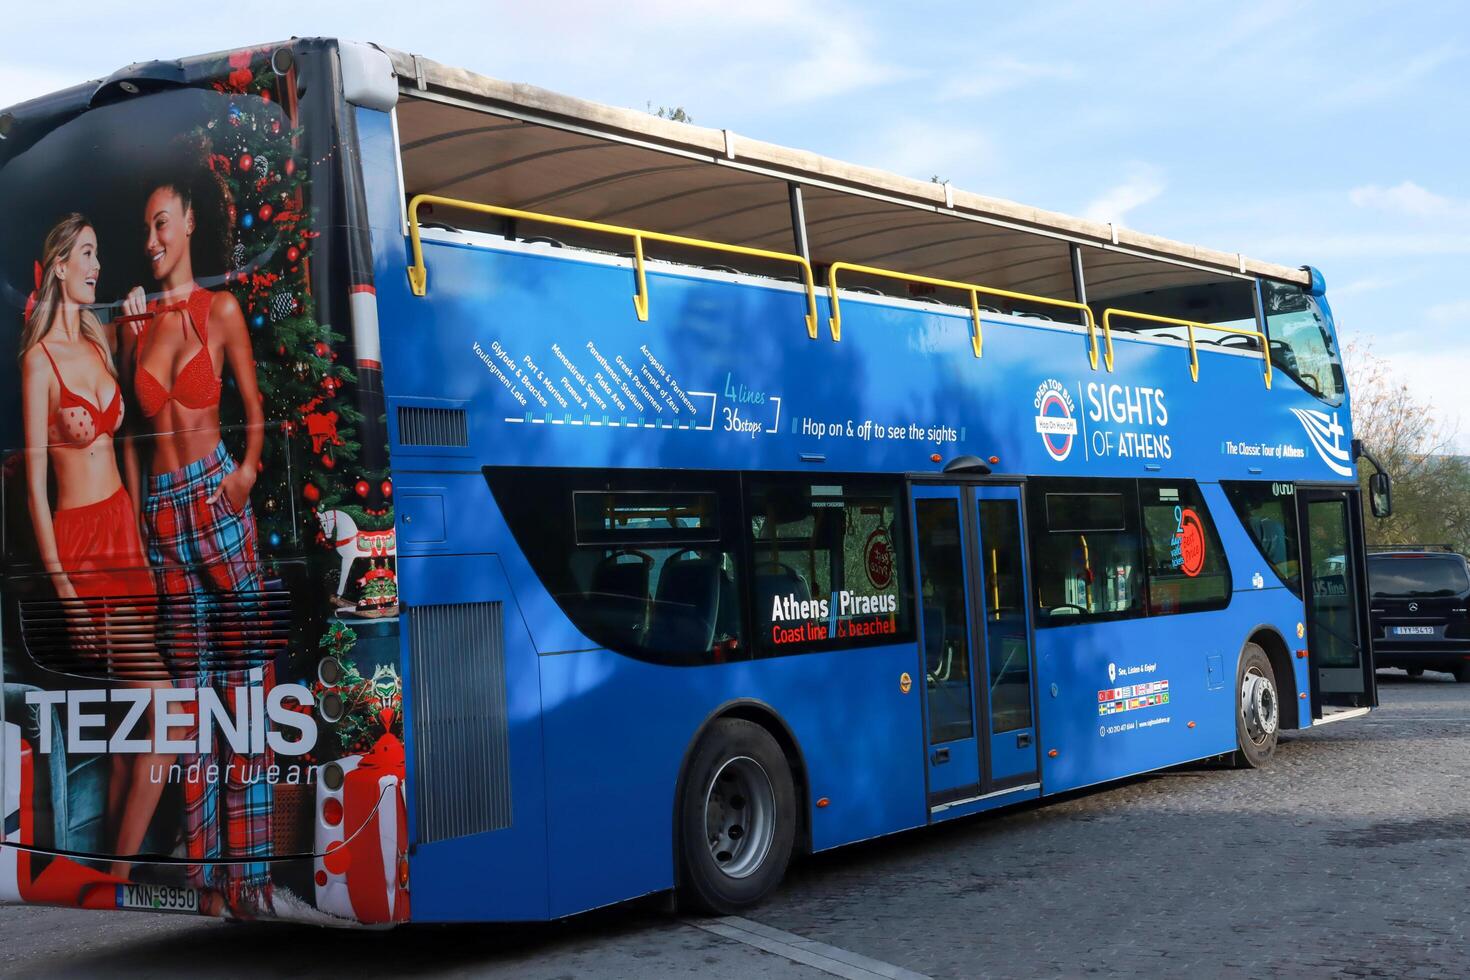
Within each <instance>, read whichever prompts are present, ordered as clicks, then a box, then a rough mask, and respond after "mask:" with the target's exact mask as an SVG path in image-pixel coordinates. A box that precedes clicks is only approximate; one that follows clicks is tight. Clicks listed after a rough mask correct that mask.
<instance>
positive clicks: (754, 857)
mask: <svg viewBox="0 0 1470 980" xmlns="http://www.w3.org/2000/svg"><path fill="white" fill-rule="evenodd" d="M704 830H705V842H706V843H707V844H708V845H709V853H710V857H711V858H713V859H714V862H715V867H717V868H719V869H720V870H721V871H723V872H724V873H725V874H727V875H729V876H730V877H731V878H745V877H748V876H749V875H751V874H753V873H754V872H755V870H756V869H757V868H759V867H760V866H761V864H762V863H764V861H765V859H766V854H767V853H769V852H770V850H771V841H772V840H773V839H775V836H776V793H775V790H774V789H772V788H771V777H770V776H768V775H766V771H765V769H764V768H762V767H761V764H760V763H759V762H756V761H755V760H754V759H752V758H750V757H749V756H743V755H742V756H738V757H736V758H734V759H728V760H726V761H725V762H724V763H723V764H722V765H721V766H720V768H719V769H718V770H716V771H715V777H714V779H712V780H710V783H709V786H708V787H707V788H706V790H705V796H704Z"/></svg>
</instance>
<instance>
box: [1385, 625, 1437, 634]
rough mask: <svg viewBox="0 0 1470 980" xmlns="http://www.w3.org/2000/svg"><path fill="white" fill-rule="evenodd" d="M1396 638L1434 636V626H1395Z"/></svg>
mask: <svg viewBox="0 0 1470 980" xmlns="http://www.w3.org/2000/svg"><path fill="white" fill-rule="evenodd" d="M1393 635H1394V636H1433V635H1434V627H1433V626H1395V627H1394V628H1393Z"/></svg>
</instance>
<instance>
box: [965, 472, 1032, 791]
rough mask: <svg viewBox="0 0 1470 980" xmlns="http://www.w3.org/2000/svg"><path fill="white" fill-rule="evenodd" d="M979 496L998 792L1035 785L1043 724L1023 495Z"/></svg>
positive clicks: (986, 491) (1004, 491)
mask: <svg viewBox="0 0 1470 980" xmlns="http://www.w3.org/2000/svg"><path fill="white" fill-rule="evenodd" d="M972 492H973V493H974V495H975V505H976V522H977V526H978V528H979V531H980V533H979V536H978V538H977V539H976V551H977V553H978V558H979V560H980V561H979V564H980V582H981V590H980V604H979V608H980V610H981V616H982V619H983V626H984V629H983V632H984V634H985V661H986V667H987V674H988V676H987V677H985V678H984V680H985V681H986V682H987V683H986V687H987V689H988V692H989V694H988V706H989V712H990V725H989V730H990V779H991V782H992V783H993V784H998V785H997V786H996V788H999V786H1000V785H1006V784H1009V783H1012V782H1031V781H1032V780H1033V779H1034V778H1035V776H1036V774H1037V766H1036V721H1035V713H1034V711H1033V710H1032V706H1031V698H1032V680H1031V678H1032V671H1031V621H1030V616H1029V614H1028V611H1027V605H1026V597H1027V596H1028V595H1030V594H1031V591H1030V589H1029V588H1028V587H1027V582H1026V563H1025V559H1024V556H1025V554H1026V546H1025V543H1024V542H1025V540H1026V538H1025V535H1023V534H1022V531H1021V488H1020V487H1015V486H1009V487H997V486H979V487H976V488H975V489H974V490H973V491H972Z"/></svg>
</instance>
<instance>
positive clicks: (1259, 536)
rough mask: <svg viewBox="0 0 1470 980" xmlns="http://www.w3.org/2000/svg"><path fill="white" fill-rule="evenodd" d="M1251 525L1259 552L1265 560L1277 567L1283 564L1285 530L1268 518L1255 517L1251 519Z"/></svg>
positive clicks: (1284, 556) (1279, 523)
mask: <svg viewBox="0 0 1470 980" xmlns="http://www.w3.org/2000/svg"><path fill="white" fill-rule="evenodd" d="M1251 525H1252V526H1251V530H1252V531H1253V532H1254V533H1255V536H1256V540H1257V541H1259V542H1260V543H1261V551H1263V552H1264V553H1265V555H1266V560H1267V561H1269V562H1270V563H1271V564H1273V565H1277V566H1279V565H1281V564H1282V563H1283V562H1285V561H1286V528H1284V527H1282V526H1281V522H1280V521H1276V520H1272V519H1271V518H1269V517H1255V518H1252V519H1251Z"/></svg>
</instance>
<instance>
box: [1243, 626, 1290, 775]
mask: <svg viewBox="0 0 1470 980" xmlns="http://www.w3.org/2000/svg"><path fill="white" fill-rule="evenodd" d="M1235 690H1236V695H1237V696H1236V699H1235V703H1236V708H1235V734H1236V744H1238V745H1239V746H1240V748H1239V749H1238V750H1237V751H1236V753H1235V758H1234V762H1235V767H1236V768H1237V769H1259V768H1260V767H1261V766H1264V765H1265V764H1266V763H1267V762H1269V761H1270V760H1271V756H1273V755H1275V754H1276V737H1277V733H1278V731H1279V729H1280V727H1281V697H1280V695H1279V694H1278V693H1277V691H1276V675H1275V674H1274V673H1273V672H1272V671H1271V661H1270V659H1268V658H1267V656H1266V651H1265V650H1262V649H1261V648H1260V647H1259V646H1258V645H1256V644H1254V643H1247V644H1246V645H1245V649H1244V650H1243V651H1241V654H1240V669H1239V671H1238V675H1237V677H1236V681H1235Z"/></svg>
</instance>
